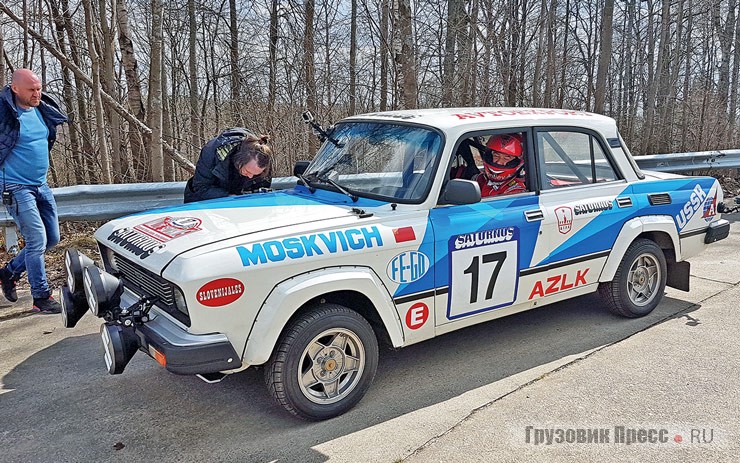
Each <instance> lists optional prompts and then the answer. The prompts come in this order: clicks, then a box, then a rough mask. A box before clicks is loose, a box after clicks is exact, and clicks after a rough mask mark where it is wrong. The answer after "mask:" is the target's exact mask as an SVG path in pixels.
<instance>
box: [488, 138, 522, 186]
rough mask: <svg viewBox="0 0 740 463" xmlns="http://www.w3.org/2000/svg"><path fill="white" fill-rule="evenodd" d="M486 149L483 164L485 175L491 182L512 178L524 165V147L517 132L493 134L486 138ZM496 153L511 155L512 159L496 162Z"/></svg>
mask: <svg viewBox="0 0 740 463" xmlns="http://www.w3.org/2000/svg"><path fill="white" fill-rule="evenodd" d="M486 147H487V148H489V149H490V151H486V153H484V155H483V156H482V157H483V166H484V167H485V172H486V176H487V177H488V179H489V180H490V181H492V182H496V183H502V182H505V181H507V180H509V179H511V178H514V177H515V176H516V175H517V174H518V173H519V170H520V169H521V168H522V166H523V165H524V156H522V154H524V147H523V146H522V138H521V136H520V135H519V134H517V133H506V134H500V135H494V136H492V137H491V138H489V139H488V143H486ZM496 153H502V154H505V155H508V156H511V157H512V159H511V160H510V161H508V162H507V163H506V164H498V163H496V162H495V160H494V156H495V155H496Z"/></svg>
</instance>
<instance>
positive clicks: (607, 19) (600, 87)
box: [594, 0, 614, 113]
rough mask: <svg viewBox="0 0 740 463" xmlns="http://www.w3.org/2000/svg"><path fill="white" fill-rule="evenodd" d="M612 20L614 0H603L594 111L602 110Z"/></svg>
mask: <svg viewBox="0 0 740 463" xmlns="http://www.w3.org/2000/svg"><path fill="white" fill-rule="evenodd" d="M613 21H614V0H605V2H604V10H603V11H602V15H601V40H600V44H601V49H600V50H599V68H598V71H596V88H595V92H594V112H596V113H603V112H604V102H605V100H606V85H607V71H608V70H609V64H610V62H611V57H612V33H613V24H612V23H613Z"/></svg>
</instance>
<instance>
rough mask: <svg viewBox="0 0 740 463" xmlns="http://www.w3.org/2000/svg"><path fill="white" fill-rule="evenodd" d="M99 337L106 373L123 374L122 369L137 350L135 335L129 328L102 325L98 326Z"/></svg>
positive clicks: (137, 343) (109, 324)
mask: <svg viewBox="0 0 740 463" xmlns="http://www.w3.org/2000/svg"><path fill="white" fill-rule="evenodd" d="M100 337H101V338H102V341H103V348H104V349H105V356H104V358H105V366H106V367H107V368H108V373H110V374H112V375H119V374H121V373H123V369H124V368H126V365H128V362H129V361H130V360H131V357H133V356H134V354H135V353H136V350H137V349H138V348H139V342H138V339H137V337H136V334H135V333H134V332H133V330H132V329H131V328H126V327H123V326H121V325H116V324H112V323H103V324H102V325H101V326H100Z"/></svg>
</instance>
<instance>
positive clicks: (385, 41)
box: [380, 0, 390, 111]
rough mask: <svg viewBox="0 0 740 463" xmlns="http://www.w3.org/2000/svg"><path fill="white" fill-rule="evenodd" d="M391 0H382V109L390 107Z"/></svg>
mask: <svg viewBox="0 0 740 463" xmlns="http://www.w3.org/2000/svg"><path fill="white" fill-rule="evenodd" d="M388 2H389V0H381V2H380V5H381V6H380V45H381V46H380V110H381V111H386V110H387V109H388V50H389V48H390V47H389V44H390V37H389V33H388V22H389V19H390V7H389V5H388Z"/></svg>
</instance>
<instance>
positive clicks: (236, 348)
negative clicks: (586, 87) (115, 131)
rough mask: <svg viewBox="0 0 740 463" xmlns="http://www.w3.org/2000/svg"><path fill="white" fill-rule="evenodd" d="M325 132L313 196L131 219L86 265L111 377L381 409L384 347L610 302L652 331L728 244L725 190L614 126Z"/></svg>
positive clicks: (85, 290) (401, 124)
mask: <svg viewBox="0 0 740 463" xmlns="http://www.w3.org/2000/svg"><path fill="white" fill-rule="evenodd" d="M306 119H307V122H309V123H311V124H312V125H314V128H315V129H316V132H317V133H318V134H319V135H320V136H321V138H323V139H324V140H325V141H324V144H323V145H322V147H321V149H320V150H319V151H318V153H317V154H316V156H315V158H314V160H313V161H312V162H310V163H309V162H299V163H297V164H296V167H295V170H294V174H295V176H296V178H297V183H296V185H295V186H294V187H292V188H288V189H283V190H278V191H268V192H260V193H255V194H250V195H244V196H236V197H228V198H223V199H217V200H210V201H204V202H199V203H191V204H186V205H182V206H176V207H170V208H167V209H159V210H153V211H147V212H144V213H139V214H136V215H132V216H129V217H125V218H121V219H117V220H113V221H111V222H109V223H107V224H105V225H104V226H102V227H101V228H100V229H99V230H98V231H97V232H96V234H95V237H96V239H97V241H98V242H99V246H100V254H101V258H102V262H100V263H97V264H96V263H93V262H92V260H91V259H89V258H88V257H86V256H84V255H82V254H81V253H79V252H78V251H76V250H74V249H71V250H69V251H68V253H67V255H66V266H67V274H68V278H67V284H66V286H65V287H64V288H63V291H62V301H63V307H64V309H63V320H64V324H65V326H67V327H72V326H74V325H75V324H76V323H77V321H78V320H79V319H80V317H81V316H82V315H83V314H84V313H86V312H87V311H88V309H89V311H91V312H92V313H93V314H94V315H96V316H98V317H101V318H103V319H104V323H103V324H102V326H101V335H102V340H103V345H104V348H105V354H104V356H105V363H106V366H107V368H108V371H109V372H110V373H112V374H119V373H121V372H123V370H124V368H125V367H126V364H127V363H128V362H129V360H130V359H131V357H132V356H133V355H134V353H135V352H136V351H137V350H140V351H142V352H144V353H146V354H148V355H149V356H151V357H152V358H153V359H154V360H156V361H157V362H158V363H159V364H161V365H162V366H163V367H165V368H166V369H167V370H169V371H170V372H172V373H177V374H188V375H189V374H196V375H199V376H200V377H201V378H203V379H204V380H206V381H219V380H220V379H221V378H223V377H224V376H225V375H228V374H232V373H236V372H239V371H242V370H244V369H246V368H248V367H250V366H256V365H264V372H265V381H266V383H267V387H268V389H269V391H270V393H271V394H272V396H274V398H275V399H276V400H277V402H278V403H279V404H281V405H282V406H283V407H284V408H285V409H287V410H288V411H289V412H291V413H293V414H294V415H296V416H298V417H301V418H304V419H308V420H322V419H327V418H331V417H334V416H337V415H340V414H342V413H344V412H346V411H347V410H349V409H350V408H351V407H353V406H354V405H355V404H357V402H358V401H360V399H361V398H362V396H363V395H364V394H365V392H366V391H367V389H368V387H369V386H370V384H371V382H372V380H373V377H374V375H375V372H376V368H377V365H378V343H379V341H382V342H386V343H389V344H390V345H392V346H394V347H402V346H408V345H410V344H414V343H417V342H421V341H424V340H427V339H430V338H433V337H435V336H438V335H441V334H444V333H447V332H449V331H453V330H457V329H461V328H465V327H467V326H470V325H473V324H476V323H481V322H486V321H489V320H493V319H495V318H499V317H502V316H506V315H510V314H514V313H517V312H522V311H524V310H529V309H533V308H537V307H541V306H545V305H547V304H551V303H553V302H557V301H561V300H564V299H569V298H573V297H577V296H580V295H583V294H587V293H591V292H595V291H598V292H599V294H600V295H601V296H602V298H603V301H604V306H605V307H606V308H608V309H610V310H612V311H613V312H615V313H617V314H620V315H623V316H626V317H640V316H644V315H646V314H648V313H649V312H650V311H652V310H653V309H654V308H655V307H656V305H657V304H658V303H659V302H660V300H661V298H662V296H663V292H664V288H665V286H666V284H667V285H669V286H672V287H676V288H679V289H682V290H686V291H687V290H688V287H689V263H688V262H686V259H687V258H689V257H691V256H694V255H696V254H697V253H699V252H701V251H702V250H703V249H705V248H706V247H707V246H708V245H709V244H710V243H712V242H714V241H717V240H721V239H723V238H725V237H726V236H727V235H728V233H729V223H728V221H727V220H724V219H721V218H720V212H721V211H722V200H723V193H722V189H721V187H720V185H719V183H718V182H717V181H716V180H715V179H714V178H711V177H684V176H678V175H671V174H658V173H653V172H641V171H640V169H639V168H638V167H637V165H636V164H635V162H634V160H633V159H632V157H631V155H630V153H629V151H628V149H627V147H626V146H625V143H624V142H623V140H622V139H621V137H620V135H619V132H618V131H617V126H616V123H615V121H614V120H613V119H611V118H608V117H604V116H601V115H597V114H591V113H587V112H580V111H569V110H559V109H523V108H472V109H471V108H463V109H426V110H405V111H393V112H382V113H373V114H363V115H358V116H352V117H349V118H346V119H344V120H342V121H340V122H339V123H337V124H336V125H335V126H333V127H331V128H329V129H326V130H324V129H323V128H321V127H320V126H319V125H318V124H316V122H315V121H313V120H312V118H311V117H310V116H307V117H306ZM507 153H508V154H507ZM505 154H506V156H504V155H505ZM496 156H498V157H501V158H503V159H505V160H504V161H500V162H497V161H495V159H498V158H496ZM502 163H503V164H502ZM504 174H506V175H507V176H508V177H507V178H506V179H505V180H502V178H500V177H501V176H503V175H504ZM509 177H510V178H509ZM499 180H502V181H505V182H509V183H507V185H508V187H507V188H503V187H502V186H501V184H500V182H499ZM504 190H506V191H504ZM481 191H486V192H487V193H486V195H485V196H483V197H482V196H481ZM491 192H495V193H496V194H495V195H494V194H492V195H488V194H489V193H491Z"/></svg>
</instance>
